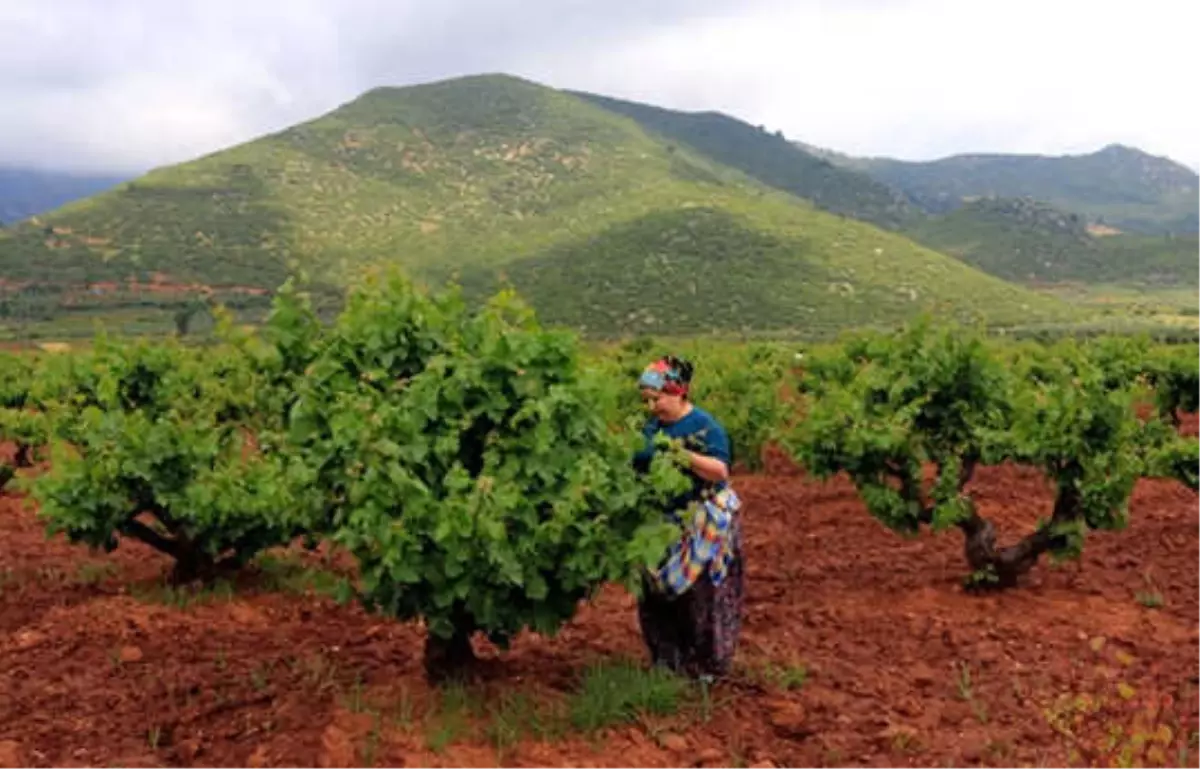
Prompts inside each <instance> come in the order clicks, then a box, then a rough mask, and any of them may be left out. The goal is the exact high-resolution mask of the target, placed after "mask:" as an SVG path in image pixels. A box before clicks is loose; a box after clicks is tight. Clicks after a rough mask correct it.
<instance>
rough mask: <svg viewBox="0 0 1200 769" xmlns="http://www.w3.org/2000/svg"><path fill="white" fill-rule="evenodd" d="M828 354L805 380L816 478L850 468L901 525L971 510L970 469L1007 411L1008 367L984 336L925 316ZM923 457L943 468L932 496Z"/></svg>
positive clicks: (804, 448) (801, 431)
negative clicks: (933, 323) (937, 324)
mask: <svg viewBox="0 0 1200 769" xmlns="http://www.w3.org/2000/svg"><path fill="white" fill-rule="evenodd" d="M830 355H831V356H832V357H824V358H823V357H820V356H818V357H816V358H814V359H813V360H811V361H810V362H809V363H808V367H807V370H806V372H805V375H804V377H803V380H802V382H803V384H802V389H803V391H804V392H806V393H807V394H808V400H807V401H806V404H805V406H806V410H805V415H804V419H803V420H802V421H801V423H800V425H799V426H798V428H797V430H796V431H795V432H794V434H793V436H792V438H791V440H792V443H793V446H794V448H795V452H796V458H797V461H799V462H800V463H801V464H802V465H803V466H804V467H806V468H807V469H808V470H810V471H811V472H813V473H814V474H816V475H817V476H818V477H829V476H831V475H834V474H836V473H838V472H845V473H847V474H848V475H849V476H850V478H851V480H853V481H854V483H855V485H856V486H857V488H858V489H859V492H860V494H861V495H862V497H863V501H864V502H865V503H866V505H867V508H868V509H869V510H870V512H871V513H872V515H874V516H876V517H877V518H879V520H880V521H882V522H883V523H884V524H886V525H887V526H889V527H890V528H892V529H895V530H897V531H901V532H915V531H916V530H917V529H918V528H919V526H920V524H921V523H929V524H932V525H933V526H934V527H935V528H939V529H940V528H945V527H948V526H951V525H954V524H957V523H960V522H961V521H963V520H964V519H965V518H966V517H968V516H969V514H970V509H969V507H968V504H967V501H966V500H965V498H964V497H963V495H962V485H963V484H964V483H965V478H964V477H963V476H964V473H965V472H969V468H970V467H971V466H973V465H974V464H976V463H978V462H980V461H981V460H983V461H987V460H989V459H992V458H993V457H992V444H991V442H990V440H989V436H990V435H991V434H992V433H994V432H995V431H997V430H1001V429H1003V426H1004V425H1005V423H1006V421H1007V419H1008V410H1009V406H1008V403H1007V401H1006V394H1007V383H1006V382H1005V376H1004V369H1003V367H1002V366H1001V365H1000V364H999V363H998V361H996V360H995V359H994V358H993V357H992V356H991V355H990V354H989V352H988V350H987V348H986V346H985V344H984V342H983V339H982V338H981V337H980V336H979V335H977V334H973V333H970V332H965V331H962V330H959V329H953V328H938V329H933V328H931V327H929V326H928V325H927V324H926V323H921V324H917V325H914V326H913V327H912V328H910V329H907V330H905V331H903V332H901V333H899V334H897V335H895V336H892V337H885V336H881V335H868V336H863V337H860V338H857V339H853V340H850V341H849V342H848V343H847V344H846V345H845V346H844V347H842V348H841V349H839V350H836V351H834V352H833V353H831V354H830ZM925 463H933V464H934V465H936V467H937V471H938V472H937V477H936V479H935V481H934V484H933V486H932V488H931V489H930V491H929V494H930V499H929V502H928V503H927V502H926V500H925V498H924V497H925V492H924V489H923V476H922V467H923V465H924V464H925Z"/></svg>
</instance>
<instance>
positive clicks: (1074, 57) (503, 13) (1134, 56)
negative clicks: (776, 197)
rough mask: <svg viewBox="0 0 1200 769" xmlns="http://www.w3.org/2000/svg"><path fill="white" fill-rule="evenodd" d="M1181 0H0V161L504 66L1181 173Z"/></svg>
mask: <svg viewBox="0 0 1200 769" xmlns="http://www.w3.org/2000/svg"><path fill="white" fill-rule="evenodd" d="M1198 8H1200V6H1197V4H1195V3H1192V2H1190V1H1189V0H1178V1H1177V2H1167V1H1166V0H1142V1H1141V2H1138V3H1137V4H1133V5H1131V4H1128V3H1116V2H1107V1H1101V2H1073V1H1070V0H1041V2H1034V1H1033V0H1007V1H1005V2H998V1H996V0H971V2H963V1H962V0H958V1H957V2H949V1H948V0H842V2H834V0H816V1H809V2H799V1H798V0H794V1H792V2H787V1H785V0H757V1H756V2H743V3H740V4H730V3H718V2H716V0H711V2H710V1H708V0H705V1H703V2H701V1H698V0H692V1H691V2H684V1H683V0H658V1H657V2H652V3H646V2H644V1H643V0H637V1H636V2H601V1H600V0H596V2H582V1H581V0H571V2H567V1H566V0H547V2H546V3H545V6H544V7H540V8H539V3H538V2H536V0H521V1H519V2H518V0H491V1H490V2H483V1H482V0H480V2H450V0H444V1H443V2H441V3H437V4H427V3H416V2H409V3H399V2H384V1H383V0H358V1H357V2H350V3H346V2H335V0H329V1H328V2H322V1H321V0H302V1H300V2H283V1H282V0H277V1H274V2H272V1H269V0H262V1H261V2H251V3H247V2H233V0H219V2H206V1H205V0H195V1H194V2H193V1H190V0H189V1H185V0H179V1H178V2H171V3H159V2H156V0H106V2H105V3H89V2H82V1H81V0H61V2H56V3H52V4H51V3H41V2H37V0H26V2H21V0H6V2H5V3H4V4H2V5H0V104H3V105H4V109H3V111H2V112H0V162H18V161H19V162H26V163H32V164H37V165H43V166H50V167H64V168H92V169H120V170H131V171H133V170H141V169H144V168H147V167H150V166H154V165H160V164H164V163H170V162H177V161H182V160H186V159H188V158H191V157H195V156H197V155H200V154H204V153H207V152H211V151H214V150H216V149H220V148H222V147H225V146H228V145H230V144H234V143H237V142H240V141H245V140H248V139H251V138H253V137H254V136H257V135H260V134H262V133H265V132H267V131H271V130H276V129H279V128H282V127H283V126H286V125H289V124H291V123H294V122H298V121H300V120H304V119H308V118H311V117H315V116H316V115H317V114H320V113H321V112H324V111H327V110H329V109H331V108H333V107H334V106H336V105H337V104H339V103H341V102H344V101H346V100H348V99H351V98H353V97H354V96H356V95H357V94H358V93H360V92H362V91H364V90H366V89H368V88H371V87H373V86H376V85H401V84H405V83H411V82H416V81H421V80H429V79H436V78H441V77H447V76H451V75H455V74H463V73H467V72H478V71H508V72H513V73H514V74H519V75H523V76H525V77H529V78H531V79H534V80H539V81H541V82H545V83H548V84H551V85H555V86H559V87H566V88H576V89H582V90H591V91H596V92H599V93H606V94H609V95H613V96H620V97H625V98H633V99H638V100H641V101H647V102H651V103H657V104H661V105H663V106H671V107H677V108H681V109H714V110H720V111H722V112H726V113H729V114H732V115H735V116H737V117H740V118H743V119H745V120H747V121H749V122H751V123H756V124H758V123H762V124H765V125H766V126H767V127H768V128H770V129H771V130H775V129H782V130H783V131H784V133H785V134H787V135H788V136H789V137H790V138H797V139H802V140H804V141H808V142H812V143H814V144H819V145H823V146H827V147H832V148H835V149H839V150H842V151H846V152H851V153H855V154H871V155H892V156H898V157H906V158H930V157H936V156H942V155H946V154H951V153H956V152H965V151H1000V152H1043V153H1062V152H1086V151H1091V150H1094V149H1097V148H1099V147H1100V146H1102V145H1104V144H1107V143H1110V142H1121V143H1124V144H1130V145H1135V146H1138V147H1141V148H1143V149H1145V150H1147V151H1150V152H1154V153H1157V154H1166V155H1170V156H1172V157H1174V158H1176V159H1179V160H1182V161H1185V162H1189V163H1191V164H1193V165H1195V164H1196V163H1197V162H1198V161H1200V146H1198V145H1197V139H1196V138H1195V137H1198V136H1200V122H1198V118H1197V117H1196V114H1197V113H1196V112H1195V110H1194V109H1193V108H1192V106H1191V105H1190V103H1189V102H1190V100H1191V94H1192V91H1193V89H1192V88H1190V85H1191V84H1190V82H1189V81H1190V79H1191V75H1192V70H1193V69H1194V66H1193V62H1192V50H1193V48H1194V46H1193V44H1192V40H1191V39H1190V38H1191V34H1192V32H1193V31H1194V29H1195V28H1196V22H1197V21H1198V20H1200V11H1198V10H1197V9H1198Z"/></svg>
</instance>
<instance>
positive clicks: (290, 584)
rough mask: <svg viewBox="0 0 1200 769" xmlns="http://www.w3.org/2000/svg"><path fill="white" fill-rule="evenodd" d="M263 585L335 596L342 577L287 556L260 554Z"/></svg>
mask: <svg viewBox="0 0 1200 769" xmlns="http://www.w3.org/2000/svg"><path fill="white" fill-rule="evenodd" d="M257 565H258V569H259V572H260V573H261V574H262V582H263V587H264V588H266V589H267V590H272V591H275V592H280V593H292V594H295V595H306V594H308V593H316V594H317V595H324V596H328V597H330V598H335V597H337V594H338V586H339V585H340V584H341V582H342V578H341V577H339V576H338V575H336V574H334V573H332V572H329V571H326V570H324V569H320V568H316V567H312V566H307V565H305V564H303V563H301V562H299V561H297V560H294V559H292V558H289V557H277V556H273V555H261V556H259V558H258V560H257Z"/></svg>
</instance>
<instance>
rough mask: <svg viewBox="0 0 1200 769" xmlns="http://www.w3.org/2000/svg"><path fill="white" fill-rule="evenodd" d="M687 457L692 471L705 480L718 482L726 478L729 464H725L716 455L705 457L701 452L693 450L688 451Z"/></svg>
mask: <svg viewBox="0 0 1200 769" xmlns="http://www.w3.org/2000/svg"><path fill="white" fill-rule="evenodd" d="M686 453H687V457H688V460H689V461H690V462H691V465H692V471H693V472H694V473H696V475H698V476H700V477H701V478H703V479H704V480H706V481H713V482H720V481H724V480H728V478H729V465H727V464H725V462H723V461H722V460H720V459H717V458H716V457H707V456H705V455H703V454H697V453H696V452H694V451H688V452H686Z"/></svg>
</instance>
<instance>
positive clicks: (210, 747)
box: [0, 467, 1200, 766]
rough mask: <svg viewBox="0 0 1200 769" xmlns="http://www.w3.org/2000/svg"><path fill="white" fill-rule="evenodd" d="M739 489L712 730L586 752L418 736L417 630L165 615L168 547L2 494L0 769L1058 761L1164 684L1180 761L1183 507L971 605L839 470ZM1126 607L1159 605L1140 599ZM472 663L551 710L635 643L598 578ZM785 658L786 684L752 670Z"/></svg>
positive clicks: (1019, 524)
mask: <svg viewBox="0 0 1200 769" xmlns="http://www.w3.org/2000/svg"><path fill="white" fill-rule="evenodd" d="M776 469H778V468H776ZM737 485H738V488H739V489H740V490H741V491H742V493H743V495H744V497H745V499H746V501H747V503H748V504H747V510H746V518H745V528H746V536H747V547H748V552H747V559H748V561H747V563H748V567H747V568H748V574H747V580H748V581H747V591H748V600H747V605H746V616H745V626H744V630H743V640H742V644H741V647H740V650H739V672H738V674H737V675H735V676H734V677H733V679H732V680H731V681H730V682H728V683H724V684H721V685H720V686H718V687H717V688H716V689H715V690H714V691H713V693H712V697H713V700H712V702H713V713H712V715H711V719H710V720H708V721H707V722H705V721H704V719H703V718H702V717H701V716H700V715H699V714H698V712H697V709H695V708H689V709H687V710H685V711H683V712H681V713H680V714H678V715H676V716H671V717H663V718H655V719H649V720H646V721H644V722H642V723H639V724H637V725H629V726H622V727H617V728H613V729H610V730H608V731H607V732H605V733H603V734H602V735H601V736H600V737H599V738H596V737H591V738H589V737H587V736H584V735H581V734H579V733H575V732H571V731H567V732H566V733H565V735H562V736H559V737H557V738H547V739H534V738H533V737H530V736H528V735H526V736H524V737H522V738H521V739H520V740H519V741H518V742H516V743H515V744H509V745H505V746H504V750H503V751H502V752H498V749H497V743H496V742H495V740H494V739H489V732H488V730H487V729H486V725H487V723H488V719H487V718H486V717H485V716H484V715H482V714H478V715H475V716H471V717H470V719H469V722H468V724H469V726H470V729H468V731H466V732H464V733H463V734H461V735H459V736H458V737H457V739H455V740H452V741H450V742H449V744H448V745H446V746H445V747H444V749H443V750H441V751H435V750H433V749H432V748H431V746H430V744H429V743H430V741H431V738H430V735H431V734H432V733H433V731H434V729H435V727H436V725H437V723H438V722H437V721H436V717H435V716H433V715H429V713H428V711H430V710H431V708H432V705H431V703H432V702H433V701H434V697H433V695H432V694H431V692H430V690H429V689H428V687H427V686H426V684H425V683H424V681H423V677H422V667H421V658H420V655H421V648H422V640H423V633H422V631H421V629H420V628H419V627H418V626H417V625H416V624H411V623H410V624H401V623H397V622H393V621H389V620H387V619H385V618H382V617H377V616H371V615H368V614H366V613H364V612H363V611H362V610H360V609H359V608H357V607H354V606H347V607H341V606H338V605H337V604H336V603H334V602H333V601H332V600H330V599H328V598H324V597H320V596H317V595H315V594H312V593H307V594H296V593H285V592H269V591H267V590H266V589H265V588H256V587H254V585H252V584H251V585H248V586H246V587H245V589H244V590H240V591H239V592H238V593H237V594H236V596H233V597H231V598H218V599H215V600H213V601H212V602H210V603H207V604H200V605H193V606H191V607H188V608H176V607H172V606H167V605H162V604H160V603H153V602H147V601H146V600H145V599H144V598H142V599H139V598H136V597H134V595H132V594H133V593H136V592H138V588H144V587H145V586H147V585H152V584H154V583H155V581H156V580H158V579H159V578H161V575H162V574H163V573H165V571H166V569H167V567H168V564H167V562H166V560H165V559H164V558H162V557H160V556H158V555H157V554H155V553H153V552H151V551H149V550H147V549H146V548H144V547H142V546H140V545H138V544H136V543H131V542H122V544H121V546H120V548H119V549H118V550H117V551H116V552H114V553H112V554H111V555H107V556H106V555H103V554H91V553H89V552H88V551H87V550H86V549H84V548H82V547H75V546H71V545H69V544H67V543H66V542H65V541H64V540H63V539H62V538H60V537H55V538H52V539H47V538H46V537H45V535H44V534H43V531H42V528H41V526H40V524H39V522H38V521H37V519H36V517H35V515H34V513H33V512H32V511H28V510H25V509H23V508H22V506H21V504H20V499H19V498H18V497H16V496H12V495H8V496H0V766H4V765H9V764H20V765H39V766H48V765H57V766H64V765H66V766H76V765H90V766H104V765H121V766H155V765H180V766H191V765H203V766H214V765H216V766H222V765H243V766H245V765H249V766H276V765H291V766H295V765H300V766H313V765H320V766H362V765H366V764H368V763H371V762H373V763H375V764H376V765H393V766H399V765H412V764H415V765H424V766H438V765H445V766H475V765H496V764H497V763H503V764H508V765H518V766H519V765H557V764H574V765H580V766H592V765H613V766H630V765H633V766H638V765H659V766H681V765H682V766H687V765H720V766H730V765H756V764H760V765H766V764H767V763H768V762H769V763H771V764H776V765H793V766H795V765H847V764H853V765H881V766H883V765H890V766H906V765H935V764H936V765H941V764H950V765H959V766H962V765H980V764H987V765H1002V766H1005V765H1006V766H1011V765H1022V764H1024V765H1030V764H1039V765H1045V764H1050V765H1063V764H1064V763H1065V762H1068V761H1072V760H1073V761H1075V762H1077V763H1095V762H1101V761H1105V760H1106V759H1105V758H1104V757H1103V756H1101V755H1100V754H1098V753H1095V752H1093V751H1094V750H1095V749H1097V748H1100V747H1102V746H1103V738H1104V736H1105V733H1106V731H1107V730H1108V729H1109V728H1111V727H1112V726H1114V725H1118V726H1123V727H1126V728H1128V727H1129V726H1130V725H1131V724H1133V723H1134V720H1135V716H1136V715H1137V714H1136V712H1135V709H1136V708H1141V709H1142V710H1143V711H1144V710H1145V707H1146V703H1148V702H1154V703H1160V704H1161V702H1162V700H1163V697H1164V696H1167V695H1169V696H1170V697H1171V698H1172V700H1171V702H1170V704H1169V706H1167V707H1165V709H1164V712H1165V717H1166V718H1167V719H1168V720H1169V721H1170V722H1171V723H1172V724H1173V729H1172V731H1171V733H1170V736H1169V739H1168V738H1166V737H1164V742H1165V743H1167V744H1166V746H1165V751H1164V752H1163V754H1162V755H1161V756H1159V755H1158V754H1154V755H1152V756H1150V757H1149V758H1145V757H1143V758H1140V759H1138V762H1140V763H1167V764H1172V765H1178V764H1179V763H1180V762H1182V763H1184V764H1185V765H1186V764H1190V765H1193V766H1194V765H1196V756H1197V750H1196V746H1195V742H1194V740H1193V739H1192V735H1194V734H1195V732H1196V731H1197V729H1198V722H1197V701H1196V685H1197V676H1198V673H1200V665H1198V663H1197V644H1198V637H1197V622H1198V619H1200V617H1198V608H1197V601H1198V581H1200V580H1198V567H1197V560H1198V557H1200V544H1198V537H1197V497H1196V495H1195V494H1194V493H1192V492H1190V491H1188V490H1186V489H1184V488H1183V487H1182V486H1180V485H1178V484H1175V483H1171V482H1165V481H1145V482H1142V483H1140V484H1139V485H1138V487H1137V490H1136V492H1135V494H1134V498H1133V501H1132V507H1131V509H1132V523H1131V525H1130V527H1129V528H1128V529H1127V530H1125V531H1123V532H1116V533H1097V534H1094V535H1092V536H1090V537H1089V540H1088V543H1087V546H1086V548H1085V552H1084V556H1083V558H1082V560H1081V561H1080V562H1078V563H1071V564H1067V565H1063V566H1057V567H1056V566H1051V565H1050V564H1048V563H1042V564H1040V565H1039V566H1038V567H1036V568H1035V570H1034V571H1033V572H1032V573H1031V575H1030V576H1029V578H1028V580H1027V582H1026V584H1024V585H1023V586H1022V587H1020V588H1018V589H1016V590H1012V591H1008V592H1005V593H1002V594H995V595H988V596H971V595H967V594H965V593H964V592H963V590H962V588H961V586H960V581H961V578H962V577H963V575H964V572H965V569H964V562H963V558H962V555H961V538H960V537H959V535H957V534H956V533H946V534H942V535H934V534H922V535H921V536H920V537H917V538H915V539H912V540H905V539H903V538H900V537H898V536H897V535H895V534H893V533H891V532H888V531H886V530H885V529H884V528H883V527H882V526H881V525H880V524H878V523H877V522H875V521H874V520H873V519H872V518H871V517H870V516H868V514H867V513H866V512H865V510H864V508H863V507H862V505H861V503H860V502H859V501H858V499H857V497H856V494H855V492H854V490H853V488H852V487H850V486H849V485H848V484H846V483H844V482H841V481H836V482H832V483H829V484H817V483H813V482H810V481H807V480H805V479H804V478H802V477H801V476H800V475H798V474H796V473H794V472H792V473H791V474H787V475H784V474H778V473H776V474H772V475H767V476H751V477H741V478H738V479H737ZM972 488H973V491H974V493H975V496H976V498H977V500H978V501H979V503H980V504H981V506H982V512H983V513H984V514H985V515H987V516H989V517H991V518H992V519H993V520H995V521H996V522H997V525H998V527H999V528H1000V530H1001V531H1002V532H1005V533H1006V534H1002V536H1007V537H1012V538H1015V537H1016V536H1019V535H1020V534H1022V533H1024V532H1025V531H1028V530H1029V529H1030V527H1032V525H1033V523H1034V521H1035V519H1036V518H1037V517H1038V516H1042V515H1046V514H1048V512H1049V508H1050V492H1049V489H1048V488H1047V487H1046V485H1045V483H1044V482H1043V480H1042V479H1041V477H1040V476H1039V475H1038V474H1036V473H1033V472H1029V471H1027V470H1025V469H1021V468H1011V467H1002V468H985V469H983V470H981V471H980V472H979V473H978V477H977V479H976V480H975V481H974V482H973V484H972ZM104 564H111V565H112V566H113V567H115V570H113V571H110V572H108V573H98V571H97V570H98V569H99V568H103V565H104ZM1139 594H1140V595H1141V598H1139ZM1149 594H1158V595H1161V597H1162V599H1163V601H1164V602H1165V603H1164V605H1163V606H1161V607H1160V608H1151V607H1148V606H1146V605H1143V604H1145V603H1150V601H1149V600H1147V596H1148V595H1149ZM479 651H480V653H481V655H484V656H485V657H486V658H487V659H486V660H485V662H484V677H483V680H482V682H480V683H477V684H475V685H474V687H473V688H472V689H471V691H472V692H473V694H472V696H473V697H476V698H477V699H478V701H480V702H482V703H484V705H483V707H485V708H486V707H489V706H494V705H495V703H496V702H498V699H499V693H500V692H504V691H507V692H513V691H521V692H526V693H528V694H529V695H531V696H532V697H533V698H535V699H536V700H538V701H542V702H551V701H561V700H562V699H563V698H564V697H565V696H566V694H567V693H568V692H569V691H570V690H571V688H572V686H573V685H574V683H575V681H576V680H577V678H578V676H579V674H580V673H581V672H582V670H583V669H584V667H585V666H586V665H587V664H588V663H589V662H592V661H597V660H603V659H606V658H612V657H616V656H632V657H635V658H637V659H642V654H643V652H642V650H641V646H640V640H639V636H638V631H637V625H636V620H635V615H634V606H633V603H632V599H631V597H630V596H628V595H627V594H625V593H624V592H622V591H621V590H618V589H607V590H605V591H603V592H602V594H601V595H600V596H599V597H598V598H597V599H596V600H595V601H594V602H592V603H590V604H589V605H586V606H584V607H583V608H582V610H581V611H580V613H579V615H578V617H577V618H576V619H575V620H574V621H573V622H572V623H570V624H569V625H568V626H567V627H566V628H565V629H564V630H563V631H562V632H561V634H560V635H559V636H558V637H557V638H553V639H547V638H541V637H534V636H531V635H529V636H523V637H521V638H520V639H518V640H517V642H516V643H515V644H514V647H513V649H512V650H510V651H509V652H506V653H499V652H496V651H495V650H494V649H491V648H490V647H487V646H486V645H484V644H481V645H480V647H479ZM799 662H802V663H804V664H805V665H807V667H808V670H809V678H808V681H807V682H806V683H805V684H804V686H803V687H802V688H800V689H798V690H792V691H784V690H782V689H780V688H778V687H776V686H774V685H772V684H769V683H763V682H762V679H761V678H760V677H759V676H757V675H756V674H755V672H754V671H756V670H760V669H761V668H762V666H763V665H765V664H768V663H772V664H776V665H787V664H792V663H799ZM964 665H965V666H966V668H967V670H968V671H969V676H970V678H969V685H968V684H967V680H966V679H965V678H964V677H963V674H962V670H963V668H962V667H961V666H964ZM356 680H358V681H361V688H360V689H357V688H356V683H355V682H356ZM356 691H361V698H362V701H363V702H365V703H366V704H365V705H364V706H361V707H355V706H354V701H355V697H356V696H357V695H356ZM1120 691H1123V692H1124V694H1125V695H1130V697H1129V698H1128V700H1126V699H1125V698H1124V697H1123V696H1122V695H1121V694H1120V693H1119V692H1120ZM1076 694H1085V695H1089V696H1090V697H1091V698H1092V699H1091V701H1092V702H1095V703H1097V704H1099V705H1102V706H1103V707H1102V709H1101V711H1100V712H1099V713H1097V714H1095V715H1092V716H1083V715H1080V716H1079V718H1078V719H1077V720H1078V723H1077V724H1075V725H1073V726H1072V734H1073V735H1074V737H1068V736H1066V735H1064V734H1062V733H1059V732H1056V731H1055V730H1054V729H1053V728H1052V727H1051V725H1050V723H1049V715H1052V714H1053V713H1054V712H1055V708H1056V707H1057V708H1058V711H1059V712H1063V713H1065V717H1066V718H1067V719H1070V717H1071V715H1072V714H1071V713H1067V712H1066V711H1064V710H1063V707H1062V703H1061V702H1059V698H1061V697H1062V696H1064V695H1076ZM376 713H378V714H379V715H378V716H377V715H376ZM427 719H431V720H428V723H426V720H427ZM1148 731H1153V730H1152V729H1149V730H1148ZM1185 745H1186V748H1185V747H1184V746H1185ZM1185 749H1186V751H1187V752H1186V753H1183V752H1182V751H1183V750H1185ZM1072 750H1074V751H1077V753H1076V754H1075V755H1074V756H1072V753H1071V751H1072Z"/></svg>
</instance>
